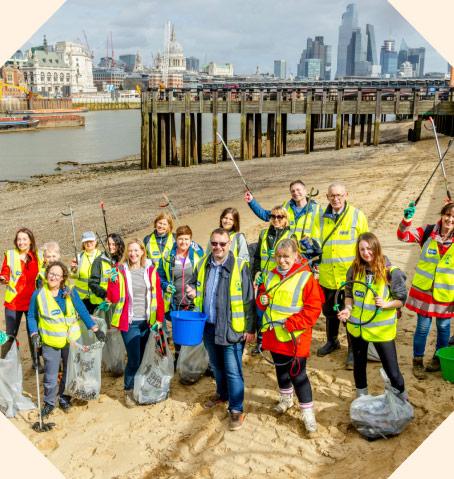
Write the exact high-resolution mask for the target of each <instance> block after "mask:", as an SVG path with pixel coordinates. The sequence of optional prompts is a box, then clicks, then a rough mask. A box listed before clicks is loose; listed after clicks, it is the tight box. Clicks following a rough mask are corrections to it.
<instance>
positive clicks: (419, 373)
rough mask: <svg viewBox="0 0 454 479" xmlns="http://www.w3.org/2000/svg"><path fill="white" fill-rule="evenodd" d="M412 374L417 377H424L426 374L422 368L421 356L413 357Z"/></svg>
mask: <svg viewBox="0 0 454 479" xmlns="http://www.w3.org/2000/svg"><path fill="white" fill-rule="evenodd" d="M413 375H414V376H415V378H417V379H426V378H427V374H426V371H425V369H424V361H423V357H422V356H421V357H418V358H413Z"/></svg>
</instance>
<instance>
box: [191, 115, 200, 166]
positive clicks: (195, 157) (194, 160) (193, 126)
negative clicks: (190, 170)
mask: <svg viewBox="0 0 454 479" xmlns="http://www.w3.org/2000/svg"><path fill="white" fill-rule="evenodd" d="M190 129H191V157H192V164H193V165H197V164H198V163H199V159H198V155H197V153H198V152H197V131H196V130H197V129H196V122H195V113H191V126H190Z"/></svg>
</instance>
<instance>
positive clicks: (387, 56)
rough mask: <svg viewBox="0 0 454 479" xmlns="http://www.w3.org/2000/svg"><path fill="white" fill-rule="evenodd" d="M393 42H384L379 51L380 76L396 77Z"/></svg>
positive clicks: (395, 58) (395, 57)
mask: <svg viewBox="0 0 454 479" xmlns="http://www.w3.org/2000/svg"><path fill="white" fill-rule="evenodd" d="M395 45H396V42H395V41H394V40H385V41H384V42H383V46H382V47H381V49H380V65H381V72H382V75H389V76H396V75H397V70H398V68H397V52H396V49H395Z"/></svg>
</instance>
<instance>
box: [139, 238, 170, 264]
mask: <svg viewBox="0 0 454 479" xmlns="http://www.w3.org/2000/svg"><path fill="white" fill-rule="evenodd" d="M174 243H175V239H174V237H173V235H172V233H169V234H168V235H167V241H166V244H165V245H164V249H163V250H162V252H161V250H160V249H159V245H158V242H157V241H156V235H155V233H154V232H153V233H151V235H150V241H148V243H147V244H146V245H145V247H146V250H147V257H148V258H149V259H151V261H152V262H153V266H155V267H156V268H157V267H158V266H159V261H160V260H161V258H162V257H163V256H164V253H165V252H167V251H171V249H172V247H173V245H174Z"/></svg>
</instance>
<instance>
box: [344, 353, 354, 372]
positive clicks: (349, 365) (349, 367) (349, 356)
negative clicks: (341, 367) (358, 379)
mask: <svg viewBox="0 0 454 479" xmlns="http://www.w3.org/2000/svg"><path fill="white" fill-rule="evenodd" d="M345 369H347V370H349V371H352V370H353V351H352V350H351V349H350V348H348V352H347V359H346V361H345Z"/></svg>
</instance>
